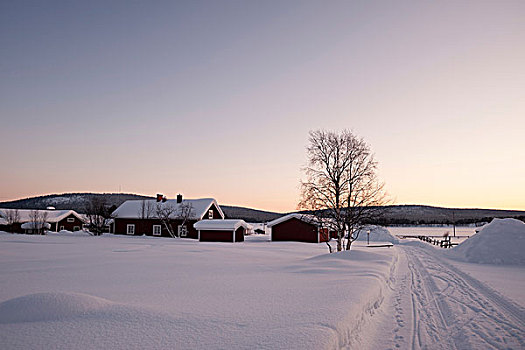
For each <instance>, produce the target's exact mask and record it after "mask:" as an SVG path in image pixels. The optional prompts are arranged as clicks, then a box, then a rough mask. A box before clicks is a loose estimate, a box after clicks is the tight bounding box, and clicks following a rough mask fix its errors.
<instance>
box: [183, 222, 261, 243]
mask: <svg viewBox="0 0 525 350" xmlns="http://www.w3.org/2000/svg"><path fill="white" fill-rule="evenodd" d="M193 227H194V228H195V229H196V230H197V233H198V237H199V241H201V242H243V241H244V235H245V234H246V233H247V230H248V229H249V228H250V227H251V225H249V224H247V223H246V222H244V220H232V219H230V220H202V221H198V222H196V223H195V224H194V225H193Z"/></svg>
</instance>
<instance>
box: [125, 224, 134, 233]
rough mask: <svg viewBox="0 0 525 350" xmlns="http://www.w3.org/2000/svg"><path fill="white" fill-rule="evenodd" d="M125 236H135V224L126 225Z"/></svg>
mask: <svg viewBox="0 0 525 350" xmlns="http://www.w3.org/2000/svg"><path fill="white" fill-rule="evenodd" d="M130 229H131V230H130ZM126 234H128V235H134V234H135V224H127V225H126Z"/></svg>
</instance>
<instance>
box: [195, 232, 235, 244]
mask: <svg viewBox="0 0 525 350" xmlns="http://www.w3.org/2000/svg"><path fill="white" fill-rule="evenodd" d="M200 241H201V242H233V231H216V230H201V237H200Z"/></svg>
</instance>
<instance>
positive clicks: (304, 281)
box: [0, 234, 395, 349]
mask: <svg viewBox="0 0 525 350" xmlns="http://www.w3.org/2000/svg"><path fill="white" fill-rule="evenodd" d="M253 237H254V238H253V239H251V237H247V241H246V242H244V243H235V244H233V243H200V242H197V241H193V240H178V239H170V238H156V237H155V238H149V237H126V236H111V235H107V236H103V237H86V236H72V235H68V236H60V235H49V236H28V235H11V234H0V281H2V288H0V343H1V344H2V349H22V348H32V349H35V348H48V349H51V348H52V349H60V348H62V349H75V348H76V349H103V348H111V349H115V348H121V349H133V348H135V349H139V348H140V349H143V348H148V349H151V348H154V349H167V348H177V349H202V348H206V349H232V348H242V349H254V348H259V349H260V348H263V349H264V348H266V349H306V348H308V349H320V348H338V347H341V346H345V345H348V344H358V343H359V341H360V339H359V337H360V334H361V332H359V331H358V330H359V329H360V327H364V326H365V325H366V324H367V322H369V321H367V320H369V319H370V318H371V317H372V316H371V315H372V314H373V313H374V310H376V309H377V308H379V307H380V306H381V303H382V300H383V298H384V295H385V293H387V292H388V291H387V289H388V276H389V275H390V269H391V268H392V267H393V266H394V262H395V260H394V258H395V254H393V250H392V249H390V250H389V249H388V248H384V249H376V250H374V251H371V250H368V249H366V248H363V247H361V248H359V247H356V249H355V250H354V251H352V252H350V253H348V252H345V253H342V254H332V255H329V254H327V251H328V250H327V248H326V245H324V244H307V243H293V242H269V241H268V236H260V235H255V236H253Z"/></svg>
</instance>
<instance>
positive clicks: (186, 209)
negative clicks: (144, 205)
mask: <svg viewBox="0 0 525 350" xmlns="http://www.w3.org/2000/svg"><path fill="white" fill-rule="evenodd" d="M155 214H156V216H157V218H158V219H159V220H160V222H161V223H162V225H163V226H164V227H165V228H166V230H167V231H168V233H169V235H170V236H171V237H173V238H175V237H180V234H181V232H180V231H179V230H174V228H173V225H172V224H173V221H174V220H177V221H180V222H181V227H185V226H186V223H187V222H188V220H189V219H191V218H193V216H194V209H193V205H192V204H191V203H184V202H182V203H179V204H173V203H172V202H168V201H166V200H163V201H161V202H158V203H157V205H156V207H155Z"/></svg>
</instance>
